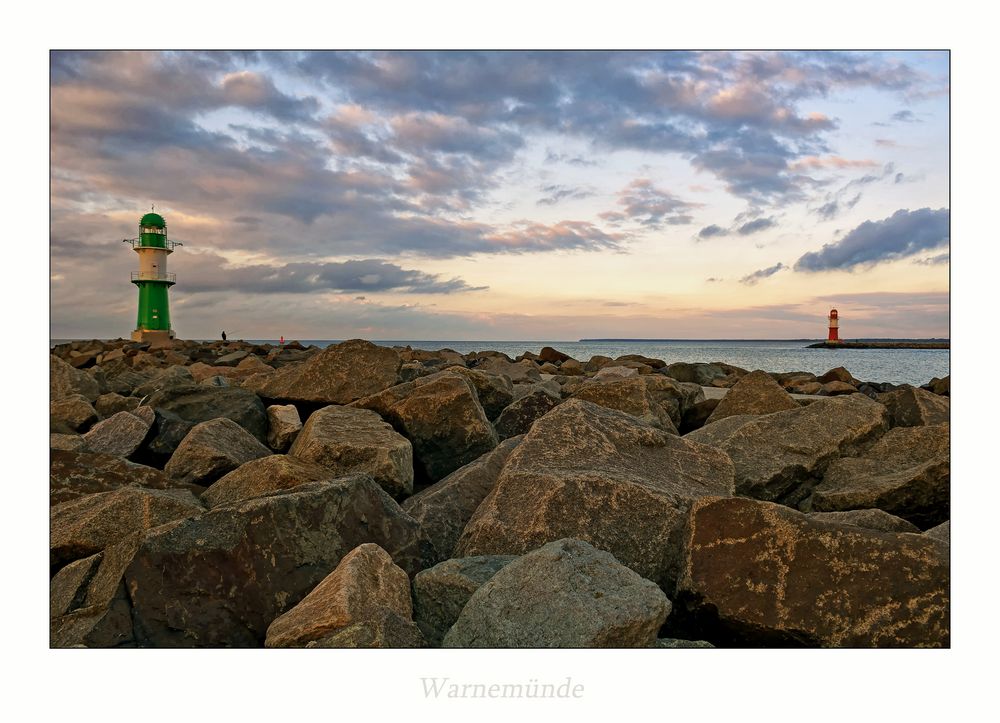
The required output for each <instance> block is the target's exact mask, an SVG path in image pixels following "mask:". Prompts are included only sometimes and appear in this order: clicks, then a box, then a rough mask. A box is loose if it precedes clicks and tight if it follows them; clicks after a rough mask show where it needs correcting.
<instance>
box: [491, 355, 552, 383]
mask: <svg viewBox="0 0 1000 723" xmlns="http://www.w3.org/2000/svg"><path fill="white" fill-rule="evenodd" d="M476 368H477V369H479V370H481V371H484V372H489V373H490V374H502V375H503V376H505V377H507V378H508V379H510V380H511V381H512V382H514V383H518V382H540V381H541V380H542V375H541V372H539V371H538V365H537V364H535V362H533V361H531V360H530V359H522V360H521V361H519V362H509V361H507V360H506V359H502V358H500V357H486V358H485V359H482V360H481V361H480V362H479V364H478V365H477V366H476Z"/></svg>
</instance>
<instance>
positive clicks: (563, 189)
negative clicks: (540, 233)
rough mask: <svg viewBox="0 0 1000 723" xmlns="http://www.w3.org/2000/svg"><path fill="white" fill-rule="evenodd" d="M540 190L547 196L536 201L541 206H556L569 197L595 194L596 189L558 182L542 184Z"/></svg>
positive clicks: (588, 196)
mask: <svg viewBox="0 0 1000 723" xmlns="http://www.w3.org/2000/svg"><path fill="white" fill-rule="evenodd" d="M539 190H540V191H541V192H542V193H544V194H545V196H543V197H542V198H540V199H538V200H537V201H536V203H537V204H538V205H540V206H554V205H556V204H557V203H559V202H560V201H565V200H567V199H576V200H579V199H584V198H590V197H591V196H593V195H595V191H594V189H592V188H580V187H576V186H564V185H561V184H558V183H554V184H549V185H546V186H542V187H541V188H540V189H539Z"/></svg>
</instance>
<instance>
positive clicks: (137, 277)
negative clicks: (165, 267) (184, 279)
mask: <svg viewBox="0 0 1000 723" xmlns="http://www.w3.org/2000/svg"><path fill="white" fill-rule="evenodd" d="M132 281H169V282H170V283H171V284H176V283H177V274H171V273H167V274H154V273H150V272H148V271H146V272H143V271H133V272H132Z"/></svg>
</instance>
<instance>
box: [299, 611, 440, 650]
mask: <svg viewBox="0 0 1000 723" xmlns="http://www.w3.org/2000/svg"><path fill="white" fill-rule="evenodd" d="M305 647H307V648H426V647H427V641H426V640H424V636H423V635H421V634H420V628H418V627H417V626H416V625H415V624H414V623H413V621H412V620H410V619H409V618H404V617H403V616H402V615H398V614H396V613H394V612H392V611H389V610H381V611H378V612H375V613H374V614H373V615H372V616H371V617H368V618H366V619H364V620H359V621H358V622H356V623H352V624H350V625H348V626H347V627H346V628H340V629H339V630H337V631H336V632H335V633H331V634H329V635H327V636H325V637H322V638H319V639H318V640H310V641H309V642H308V643H306V644H305Z"/></svg>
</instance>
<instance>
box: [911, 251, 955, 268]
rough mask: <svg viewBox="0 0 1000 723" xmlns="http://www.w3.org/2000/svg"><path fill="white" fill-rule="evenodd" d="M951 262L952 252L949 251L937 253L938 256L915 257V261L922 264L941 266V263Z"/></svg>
mask: <svg viewBox="0 0 1000 723" xmlns="http://www.w3.org/2000/svg"><path fill="white" fill-rule="evenodd" d="M950 262H951V254H950V253H949V252H947V251H946V252H944V253H943V254H937V255H936V256H928V257H927V258H923V259H915V260H914V261H913V263H915V264H920V265H921V266H939V265H941V264H947V263H950Z"/></svg>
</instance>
